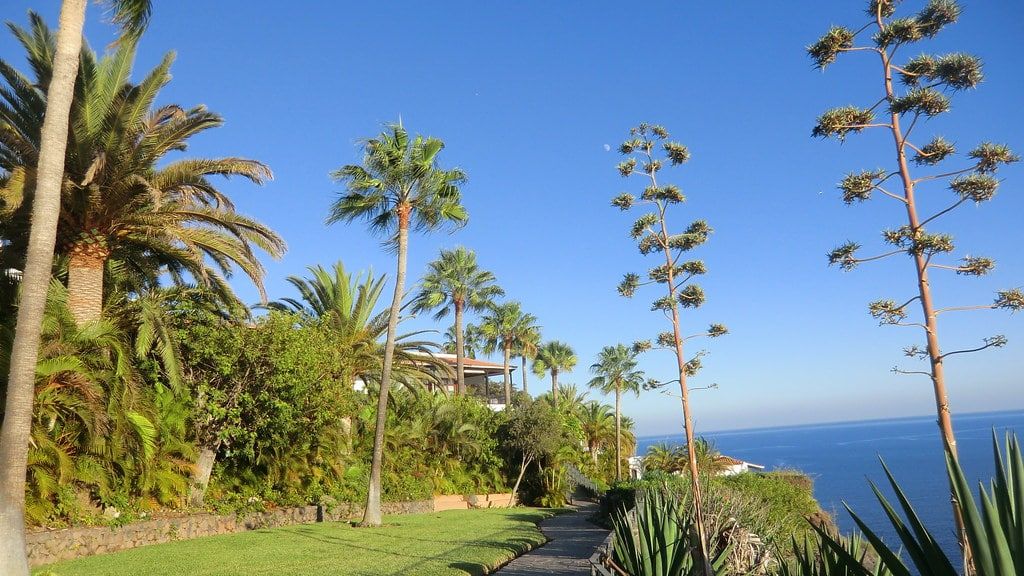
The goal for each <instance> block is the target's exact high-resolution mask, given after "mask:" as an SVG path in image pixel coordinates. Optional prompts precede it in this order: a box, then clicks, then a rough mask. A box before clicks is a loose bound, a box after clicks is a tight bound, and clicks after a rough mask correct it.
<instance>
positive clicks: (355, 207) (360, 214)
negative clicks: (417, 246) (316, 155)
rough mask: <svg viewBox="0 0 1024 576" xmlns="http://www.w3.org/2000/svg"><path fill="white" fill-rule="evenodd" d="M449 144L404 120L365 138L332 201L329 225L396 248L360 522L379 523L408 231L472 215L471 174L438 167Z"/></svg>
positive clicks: (456, 221)
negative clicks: (358, 160)
mask: <svg viewBox="0 0 1024 576" xmlns="http://www.w3.org/2000/svg"><path fill="white" fill-rule="evenodd" d="M442 149H444V142H442V141H441V140H439V139H437V138H431V137H423V136H416V137H415V138H412V139H410V137H409V133H408V131H406V129H405V128H404V127H403V126H402V125H401V124H393V125H391V126H388V128H387V129H386V130H384V131H383V132H382V133H381V134H380V135H378V136H377V137H376V138H371V139H369V140H367V141H366V142H364V143H363V152H364V155H363V163H362V164H348V165H346V166H343V167H341V168H340V169H338V170H337V171H335V172H334V174H333V176H334V178H335V180H337V181H338V182H341V183H344V185H345V191H344V192H342V194H341V196H340V197H339V198H338V199H337V200H336V201H335V202H334V204H333V205H332V206H331V212H330V214H329V215H328V217H327V222H328V223H335V222H353V221H356V220H363V221H365V222H367V223H368V225H369V227H370V230H371V231H372V232H374V233H379V234H383V235H385V236H386V241H385V246H386V247H388V248H390V249H393V250H394V251H395V252H396V256H397V258H396V273H395V292H394V296H393V297H392V299H391V309H390V311H389V313H388V329H387V337H386V340H385V343H384V365H383V369H382V371H381V379H380V395H379V397H378V400H377V423H376V430H375V431H374V442H373V460H372V464H371V466H370V481H369V486H368V489H367V495H366V512H365V514H364V516H363V522H362V523H363V525H365V526H379V525H380V523H381V511H380V496H381V485H380V480H381V461H382V460H383V458H384V452H383V450H384V428H385V427H386V426H387V409H388V393H389V392H390V389H391V380H392V367H393V365H394V357H395V342H396V340H397V336H398V321H399V316H400V314H401V309H402V298H403V296H404V294H405V276H406V266H407V261H408V254H409V232H410V230H419V231H423V232H430V231H434V230H436V229H438V228H440V227H442V226H445V225H448V224H452V225H455V226H461V225H464V224H465V223H466V221H467V219H468V215H467V214H466V209H465V208H464V207H463V206H462V200H461V198H462V196H461V194H462V193H461V190H460V188H459V186H460V185H461V184H462V182H463V181H465V179H466V176H465V174H464V173H463V172H462V170H459V169H458V168H451V169H447V168H441V167H440V165H439V164H438V158H437V157H438V154H439V153H440V152H441V150H442Z"/></svg>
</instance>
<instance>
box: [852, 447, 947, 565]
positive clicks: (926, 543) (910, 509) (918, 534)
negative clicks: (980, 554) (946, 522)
mask: <svg viewBox="0 0 1024 576" xmlns="http://www.w3.org/2000/svg"><path fill="white" fill-rule="evenodd" d="M882 469H883V470H885V476H886V478H888V479H889V485H890V486H892V490H893V492H895V493H896V498H897V499H898V500H899V503H900V507H901V508H903V513H904V515H906V517H907V522H909V523H910V526H911V527H912V528H913V530H914V537H911V536H910V534H909V533H907V532H906V531H904V532H902V533H901V534H900V539H901V540H903V545H904V546H906V547H907V552H908V553H910V554H911V555H912V557H913V552H912V550H911V548H912V547H913V548H916V549H917V550H918V551H919V557H918V558H914V564H915V565H916V566H917V569H918V570H919V571H921V572H922V573H925V574H933V575H935V576H943V575H948V576H957V571H956V569H955V568H953V564H952V563H951V562H950V561H949V557H948V556H946V553H945V552H944V551H943V550H942V546H940V545H939V543H938V542H936V540H935V537H934V536H932V534H931V532H929V531H928V528H927V527H925V525H924V523H923V522H921V518H920V517H919V516H918V515H917V512H916V511H915V510H914V506H913V505H912V504H911V503H910V499H908V498H907V495H906V493H904V492H903V488H901V487H900V485H899V483H898V482H897V481H896V478H895V477H894V476H893V475H892V472H891V471H890V470H889V467H888V466H886V465H885V462H882ZM872 489H874V490H875V494H876V495H877V496H879V498H880V499H884V498H882V496H881V493H880V492H879V491H878V489H877V488H875V487H874V485H872ZM883 506H886V507H888V502H885V503H883ZM886 514H887V515H889V519H890V520H893V518H897V517H896V516H895V514H894V513H891V507H889V510H886ZM901 524H902V522H901ZM893 525H894V526H895V523H894V524H893ZM919 562H920V563H919Z"/></svg>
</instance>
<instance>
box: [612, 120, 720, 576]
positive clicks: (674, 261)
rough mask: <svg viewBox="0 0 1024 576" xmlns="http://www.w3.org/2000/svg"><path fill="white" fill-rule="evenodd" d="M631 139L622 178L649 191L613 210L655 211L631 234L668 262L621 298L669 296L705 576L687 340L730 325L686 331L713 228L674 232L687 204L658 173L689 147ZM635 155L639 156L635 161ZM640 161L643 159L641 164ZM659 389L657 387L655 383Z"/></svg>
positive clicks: (623, 288)
mask: <svg viewBox="0 0 1024 576" xmlns="http://www.w3.org/2000/svg"><path fill="white" fill-rule="evenodd" d="M629 134H630V139H629V140H626V141H625V142H623V143H622V145H621V146H619V152H620V153H622V154H623V155H624V156H626V160H624V161H623V162H621V163H620V164H619V165H618V170H619V174H621V175H622V176H623V177H624V178H628V177H630V176H634V175H636V176H640V177H641V178H643V179H645V180H646V186H645V187H644V190H643V192H642V193H641V195H640V197H639V198H637V197H635V196H633V195H632V194H629V193H625V192H624V193H622V194H620V195H618V196H616V197H615V199H613V200H612V206H615V207H616V208H619V209H620V210H623V211H625V210H629V209H631V208H633V207H634V206H636V205H644V206H649V207H650V208H652V211H650V212H647V213H646V214H644V215H642V216H640V218H638V219H637V220H636V222H634V223H633V227H632V229H631V231H630V235H631V236H632V237H633V239H634V240H636V241H637V246H638V248H639V249H640V253H641V254H643V255H644V256H647V255H649V254H656V255H659V256H661V257H662V258H663V259H664V263H663V264H661V265H659V266H655V267H654V268H651V269H650V271H648V273H647V278H648V279H647V281H641V279H640V275H638V274H634V273H629V274H626V275H625V278H623V280H622V283H620V284H619V294H621V295H622V296H625V297H627V298H630V297H632V296H633V295H634V294H635V293H636V291H637V289H638V288H639V287H640V286H641V285H645V284H661V285H663V286H664V288H665V295H664V296H662V297H661V298H658V299H657V300H655V301H654V304H653V305H652V307H651V310H652V311H660V312H662V313H663V314H665V317H666V318H667V319H668V320H669V321H670V322H671V324H672V331H671V332H662V333H661V334H659V335H658V338H657V346H658V347H659V348H664V349H669V350H672V351H673V352H674V353H675V356H676V366H677V369H678V373H679V378H678V379H677V380H675V381H676V382H678V383H679V392H680V396H681V399H682V405H683V422H684V426H685V431H686V445H687V446H688V450H687V454H688V468H689V471H690V480H691V482H690V486H691V490H692V491H693V506H694V508H695V509H696V510H695V514H694V518H695V522H694V524H695V527H696V529H697V532H698V534H697V535H698V540H699V541H700V547H701V549H700V555H701V556H700V557H701V565H702V566H703V569H704V570H705V573H708V574H710V572H709V570H710V568H711V567H710V564H709V562H708V542H707V534H706V530H705V526H704V521H703V519H702V516H701V511H702V509H703V508H702V502H703V500H702V498H701V487H700V478H699V475H698V471H697V455H696V453H695V451H694V448H693V447H694V446H695V444H694V434H693V418H692V417H691V409H690V393H689V392H690V391H689V388H688V387H687V385H686V379H687V377H688V376H693V375H695V374H696V373H697V371H698V370H699V369H700V365H701V364H700V359H701V356H702V354H701V353H698V354H697V355H695V356H693V357H692V358H690V359H687V358H686V355H685V353H684V350H683V345H684V343H685V342H686V341H687V340H690V339H693V338H697V337H701V336H708V337H712V338H715V337H718V336H722V335H724V334H726V333H727V330H726V328H725V326H723V325H721V324H712V325H711V326H710V327H709V328H708V330H707V331H706V332H701V333H698V334H693V335H689V336H684V335H683V333H682V330H681V328H680V312H679V309H680V308H686V309H694V308H698V307H700V306H701V305H702V304H704V290H703V289H702V288H701V287H700V286H698V285H697V284H693V283H691V282H690V281H691V280H692V279H693V278H695V277H697V276H700V275H703V274H705V273H706V272H707V268H706V267H705V265H704V262H702V261H700V260H689V261H682V262H681V260H682V259H683V256H684V255H685V254H686V253H687V252H689V251H690V250H693V249H694V248H697V247H698V246H700V245H702V244H704V242H706V241H707V239H708V236H710V234H711V227H710V226H708V224H707V222H705V221H703V220H696V221H694V222H693V223H692V224H690V225H689V226H688V227H687V228H686V229H685V230H684V231H683V232H682V233H677V232H672V231H671V229H670V228H669V225H668V210H669V208H671V207H674V206H676V205H678V204H681V203H682V202H683V201H685V199H686V198H685V196H683V192H682V190H680V189H679V187H678V186H676V185H674V184H661V183H659V182H658V173H659V172H660V171H661V169H662V168H663V167H664V166H665V162H666V161H667V162H668V164H669V165H670V166H679V165H682V164H684V163H686V162H687V161H688V160H689V159H690V151H689V150H688V149H687V148H686V146H684V145H682V144H680V143H678V142H673V141H671V140H669V134H668V131H667V130H665V128H663V127H661V126H657V125H650V124H640V125H639V126H637V127H636V128H632V129H630V131H629ZM634 155H635V156H634ZM637 157H639V158H640V160H639V161H638V160H637ZM651 348H652V344H651V343H650V342H649V341H643V342H637V343H636V344H635V345H634V350H636V351H644V350H649V349H651ZM652 384H653V383H652Z"/></svg>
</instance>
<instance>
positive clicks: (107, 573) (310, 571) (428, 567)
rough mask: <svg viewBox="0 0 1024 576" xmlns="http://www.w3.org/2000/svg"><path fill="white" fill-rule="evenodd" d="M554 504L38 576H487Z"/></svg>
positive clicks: (278, 537) (134, 555)
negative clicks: (330, 575)
mask: <svg viewBox="0 0 1024 576" xmlns="http://www.w3.org/2000/svg"><path fill="white" fill-rule="evenodd" d="M551 514H552V512H551V511H549V510H540V509H530V508H512V509H492V510H451V511H447V512H434V513H429V514H411V515H405V516H388V517H386V518H385V520H384V522H385V525H384V526H383V527H381V528H354V527H352V526H350V525H348V524H345V523H334V522H330V523H323V524H303V525H297V526H288V527H285V528H274V529H269V530H255V531H252V532H242V533H238V534H226V535H223V536H210V537H207V538H198V539H195V540H187V541H182V542H171V543H167V544H157V545H153V546H145V547H142V548H135V549H133V550H125V551H123V552H115V553H113V554H104V555H100V556H91V557H89V558H80V559H78V560H69V561H66V562H58V563H56V564H50V565H48V566H42V567H40V568H38V569H36V570H35V571H34V574H36V575H37V576H40V575H43V574H46V575H50V574H54V575H57V576H79V575H83V576H84V575H89V576H129V575H130V576H136V575H138V576H143V575H145V576H149V575H152V574H188V575H189V576H235V575H238V576H243V575H244V576H260V575H271V574H273V575H275V576H285V575H292V574H294V575H300V574H301V575H303V576H305V575H315V574H351V575H368V576H369V575H385V574H419V575H425V576H426V575H456V574H462V575H464V574H486V573H487V572H488V571H489V570H493V569H494V568H496V567H497V566H501V565H502V564H504V563H506V562H508V561H509V560H511V559H512V558H515V557H516V556H518V555H519V554H521V553H523V552H524V551H526V550H529V549H531V548H533V547H535V546H537V545H539V544H542V543H543V542H544V541H545V539H544V535H543V534H542V533H541V531H540V529H539V528H537V522H539V521H540V520H542V519H544V518H547V517H548V516H550V515H551Z"/></svg>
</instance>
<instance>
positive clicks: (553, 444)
mask: <svg viewBox="0 0 1024 576" xmlns="http://www.w3.org/2000/svg"><path fill="white" fill-rule="evenodd" d="M508 415H509V417H508V422H506V423H505V426H504V427H503V430H502V431H501V434H500V437H501V438H502V443H503V444H504V447H505V450H506V452H508V453H509V454H510V455H511V456H512V457H513V458H516V459H518V460H519V474H518V476H517V477H516V483H515V485H513V486H512V499H511V501H510V504H509V505H510V506H511V505H512V504H514V503H515V501H516V493H517V492H518V491H519V485H520V483H522V481H523V475H525V474H526V469H527V468H528V467H529V466H530V464H532V463H534V462H538V461H540V460H542V459H544V458H547V457H549V456H554V455H555V454H556V453H557V452H558V450H559V448H561V447H562V443H563V438H564V434H565V433H564V430H563V427H562V420H561V418H559V416H558V414H557V413H556V412H555V411H554V410H553V409H552V408H551V407H550V406H548V405H547V404H545V403H544V402H537V401H532V400H530V399H529V398H526V399H525V401H524V402H523V403H522V404H518V405H516V406H515V407H512V408H511V409H510V410H509V412H508Z"/></svg>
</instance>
